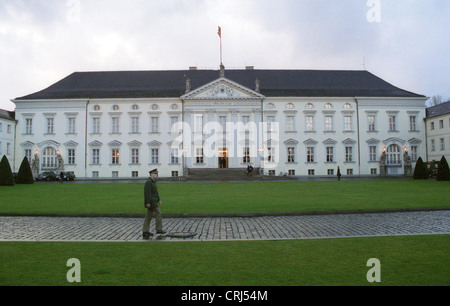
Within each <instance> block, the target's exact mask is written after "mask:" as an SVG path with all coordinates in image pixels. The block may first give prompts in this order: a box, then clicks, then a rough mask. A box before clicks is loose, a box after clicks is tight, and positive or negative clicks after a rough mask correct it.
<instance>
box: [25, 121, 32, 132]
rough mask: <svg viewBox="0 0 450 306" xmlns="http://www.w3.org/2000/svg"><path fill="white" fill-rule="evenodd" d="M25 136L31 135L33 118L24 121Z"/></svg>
mask: <svg viewBox="0 0 450 306" xmlns="http://www.w3.org/2000/svg"><path fill="white" fill-rule="evenodd" d="M25 134H33V118H26V119H25Z"/></svg>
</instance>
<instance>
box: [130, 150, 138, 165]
mask: <svg viewBox="0 0 450 306" xmlns="http://www.w3.org/2000/svg"><path fill="white" fill-rule="evenodd" d="M131 164H133V165H138V164H139V148H131Z"/></svg>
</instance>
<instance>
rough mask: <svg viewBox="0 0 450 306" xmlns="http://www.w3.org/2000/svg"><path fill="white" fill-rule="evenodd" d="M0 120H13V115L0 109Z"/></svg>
mask: <svg viewBox="0 0 450 306" xmlns="http://www.w3.org/2000/svg"><path fill="white" fill-rule="evenodd" d="M0 118H2V119H8V120H14V118H15V113H14V112H10V111H7V110H5V109H0Z"/></svg>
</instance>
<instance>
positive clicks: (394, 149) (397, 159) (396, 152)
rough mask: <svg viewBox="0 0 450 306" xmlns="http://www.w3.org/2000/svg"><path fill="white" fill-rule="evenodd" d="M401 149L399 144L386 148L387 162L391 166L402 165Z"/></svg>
mask: <svg viewBox="0 0 450 306" xmlns="http://www.w3.org/2000/svg"><path fill="white" fill-rule="evenodd" d="M401 163H402V160H401V150H400V147H399V146H398V145H395V144H392V145H390V146H389V147H387V150H386V164H387V165H391V166H398V165H401Z"/></svg>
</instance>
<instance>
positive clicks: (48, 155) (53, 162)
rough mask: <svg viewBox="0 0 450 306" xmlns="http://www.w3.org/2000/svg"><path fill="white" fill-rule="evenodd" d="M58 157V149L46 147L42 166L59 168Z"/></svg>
mask: <svg viewBox="0 0 450 306" xmlns="http://www.w3.org/2000/svg"><path fill="white" fill-rule="evenodd" d="M58 166H59V165H58V158H57V156H56V150H55V149H53V148H50V147H48V148H45V149H44V152H43V153H42V168H58Z"/></svg>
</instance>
